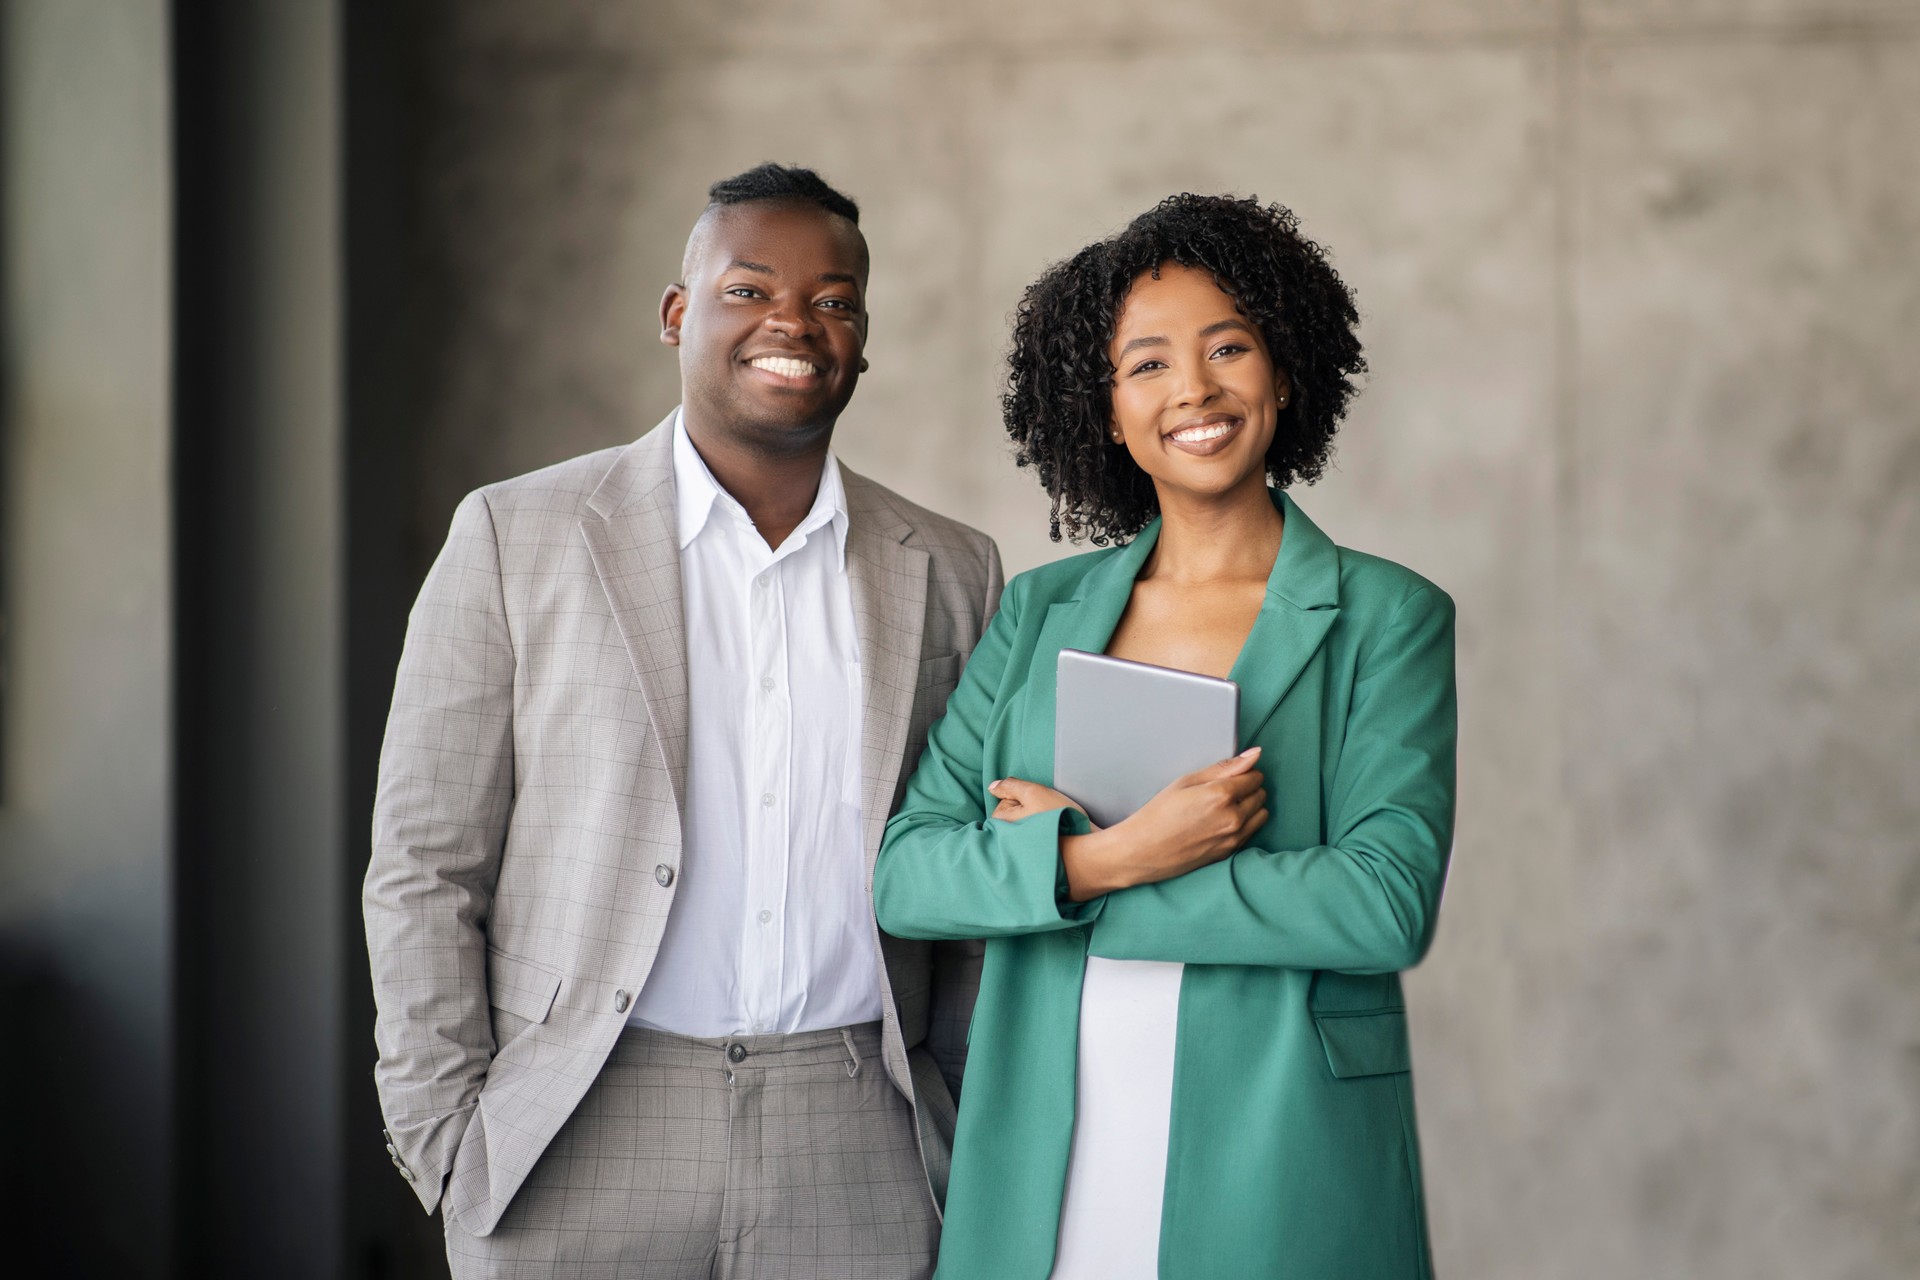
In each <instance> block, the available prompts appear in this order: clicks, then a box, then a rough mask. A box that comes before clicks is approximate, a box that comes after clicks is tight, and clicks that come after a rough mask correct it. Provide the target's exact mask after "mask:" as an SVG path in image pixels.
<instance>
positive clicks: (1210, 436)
mask: <svg viewBox="0 0 1920 1280" xmlns="http://www.w3.org/2000/svg"><path fill="white" fill-rule="evenodd" d="M1231 430H1233V424H1232V423H1231V422H1216V423H1215V424H1214V425H1212V426H1211V427H1188V428H1187V429H1186V430H1185V431H1176V432H1174V433H1173V438H1174V439H1175V440H1178V441H1179V442H1180V443H1181V444H1199V443H1200V442H1201V441H1202V440H1218V439H1219V438H1220V437H1221V436H1223V435H1225V434H1227V432H1229V431H1231Z"/></svg>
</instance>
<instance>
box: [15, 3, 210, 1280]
mask: <svg viewBox="0 0 1920 1280" xmlns="http://www.w3.org/2000/svg"><path fill="white" fill-rule="evenodd" d="M165 10H166V6H165V5H163V4H161V3H159V0H124V2H122V3H116V4H101V3H85V4H77V3H73V2H72V0H10V2H9V3H7V4H5V5H3V6H0V1020H4V1024H5V1026H6V1027H7V1028H8V1032H9V1035H10V1039H11V1041H12V1043H11V1047H10V1049H9V1050H8V1052H6V1053H5V1054H3V1055H0V1097H4V1098H5V1102H4V1103H3V1104H0V1206H3V1207H0V1222H7V1223H13V1222H18V1223H19V1224H20V1225H19V1226H18V1227H16V1228H10V1229H9V1230H8V1232H7V1234H8V1238H9V1240H10V1241H11V1244H10V1245H9V1262H8V1265H9V1268H10V1269H11V1268H24V1270H23V1271H20V1272H19V1274H29V1273H30V1274H36V1275H55V1274H76V1272H75V1271H74V1270H73V1269H72V1267H73V1264H74V1259H75V1258H76V1257H79V1256H85V1257H87V1258H90V1259H92V1260H94V1261H97V1262H98V1263H100V1264H101V1270H102V1273H108V1272H110V1273H111V1274H114V1275H121V1276H146V1275H155V1274H160V1273H161V1272H162V1271H164V1269H165V1267H166V1265H167V1260H168V1253H169V1238H168V1207H169V1198H170V1187H169V1182H168V1177H167V1150H168V1143H169V1140H170V1130H171V1119H170V1115H171V1108H170V1101H171V1099H170V1096H169V1085H170V1082H171V1075H172V1072H171V1055H172V1050H173V1037H172V1024H171V1012H172V1005H173V988H172V977H173V970H172V965H171V943H172V932H171V923H172V907H171V902H172V886H171V883H170V863H169V854H170V848H171V843H172V842H171V834H172V833H171V818H172V811H171V805H170V803H169V797H168V786H169V781H170V773H171V762H172V758H173V753H172V743H171V735H172V724H171V718H170V698H169V696H168V671H169V664H170V659H171V652H172V645H171V631H172V620H173V614H172V608H171V598H170V596H171V582H172V574H171V567H170V564H169V560H170V547H169V528H170V518H171V512H172V504H171V502H170V499H169V496H168V489H167V461H168V437H167V421H168V394H169V386H170V381H171V380H170V374H169V354H170V348H169V339H170V334H171V303H172V282H171V272H170V269H169V254H168V249H169V244H168V239H169V235H170V231H171V217H170V213H169V200H170V195H171V190H172V187H171V174H170V170H169V163H168V162H169V128H168V125H169V121H168V109H167V108H168V94H167V35H166V12H165ZM103 1209H104V1210H106V1211H107V1212H108V1213H109V1214H110V1220H109V1221H106V1222H102V1221H99V1220H97V1219H93V1218H91V1215H93V1214H95V1213H97V1212H99V1211H101V1210H103ZM82 1224H84V1225H82Z"/></svg>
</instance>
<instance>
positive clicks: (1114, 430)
mask: <svg viewBox="0 0 1920 1280" xmlns="http://www.w3.org/2000/svg"><path fill="white" fill-rule="evenodd" d="M1107 434H1108V435H1109V436H1111V437H1112V438H1113V442H1114V443H1115V444H1125V443H1126V442H1127V436H1126V433H1125V432H1124V431H1122V430H1120V422H1119V419H1117V418H1109V419H1107Z"/></svg>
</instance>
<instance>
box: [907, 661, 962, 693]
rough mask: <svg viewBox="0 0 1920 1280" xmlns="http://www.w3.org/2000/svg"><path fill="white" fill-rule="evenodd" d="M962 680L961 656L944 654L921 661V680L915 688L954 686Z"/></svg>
mask: <svg viewBox="0 0 1920 1280" xmlns="http://www.w3.org/2000/svg"><path fill="white" fill-rule="evenodd" d="M959 679H960V655H959V654H957V653H943V654H939V655H937V656H935V657H932V658H922V659H920V679H919V682H918V683H917V684H916V685H915V686H914V687H915V688H919V689H925V688H927V687H928V686H930V685H940V684H954V683H957V682H958V681H959Z"/></svg>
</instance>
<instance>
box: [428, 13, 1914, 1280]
mask: <svg viewBox="0 0 1920 1280" xmlns="http://www.w3.org/2000/svg"><path fill="white" fill-rule="evenodd" d="M423 12H425V13H426V14H427V15H428V17H427V19H426V20H425V22H424V25H423V30H425V31H426V32H427V38H426V39H423V40H422V41H421V44H420V49H421V53H420V57H421V59H422V61H421V64H420V68H419V70H420V76H421V78H420V82H419V85H420V87H419V103H418V105H419V109H420V112H421V115H420V120H421V130H420V135H419V145H420V148H421V154H422V163H421V165H420V169H419V173H420V178H419V182H420V186H419V187H418V189H417V190H416V192H415V193H414V195H415V201H416V207H417V210H418V214H419V224H418V225H419V227H420V229H421V234H420V237H419V243H418V246H417V250H418V260H417V263H416V266H417V271H418V275H419V278H420V281H421V287H422V289H423V290H424V291H426V292H427V293H428V294H430V295H431V296H432V297H433V298H434V299H435V310H434V314H435V315H437V316H438V317H439V319H438V320H437V321H436V322H435V323H434V324H433V325H431V326H429V328H430V332H428V333H427V334H426V335H425V337H424V340H423V349H424V350H425V351H427V352H428V356H427V358H426V359H425V361H424V370H423V377H424V379H425V382H426V387H427V391H426V398H427V413H426V416H425V418H424V430H425V431H426V440H425V449H424V461H423V468H424V469H423V472H422V476H421V481H422V484H423V486H424V488H423V491H424V493H425V495H426V496H425V498H424V500H423V502H422V506H421V511H420V531H421V537H422V541H423V542H424V543H425V544H426V545H428V546H431V545H433V544H436V543H437V541H438V539H439V537H440V535H441V533H442V532H443V531H444V528H445V521H446V516H447V513H448V512H449V511H450V509H451V507H452V504H453V502H454V501H455V500H456V499H457V498H458V496H459V494H460V493H461V492H463V491H464V490H466V489H467V488H470V487H472V486H473V485H476V484H479V483H482V482H485V481H487V480H491V479H494V478H497V477H500V476H504V475H508V474H511V473H514V472H517V471H521V470H525V469H527V468H530V467H533V466H536V465H540V464H543V463H545V462H548V461H551V460H554V459H557V458H560V457H564V456H567V455H569V454H572V453H576V452H580V451H583V450H586V449H590V448H596V447H599V446H601V445H605V444H608V443H612V442H616V441H620V440H625V439H628V438H630V437H631V436H633V435H635V434H636V433H638V432H639V431H641V430H643V429H644V428H646V427H648V426H650V425H651V424H652V423H653V422H654V421H656V420H657V419H658V418H659V417H660V416H662V415H663V414H664V413H665V412H666V411H667V409H668V408H670V407H671V405H672V404H673V401H674V398H675V386H676V373H675V367H674V363H673V361H672V359H671V353H669V352H668V351H666V350H665V349H662V348H660V347H659V346H658V345H657V342H656V337H655V335H656V330H657V320H656V318H655V317H656V305H657V301H658V298H659V294H660V290H661V288H662V287H663V286H664V284H665V283H667V282H668V281H669V280H671V279H672V278H673V276H674V274H675V272H676V270H677V263H678V257H679V253H680V249H681V244H682V239H683V237H684V234H685V229H686V227H687V225H688V223H689V222H690V221H691V219H692V218H693V216H694V215H695V214H696V213H697V212H698V210H699V208H700V206H701V204H702V192H703V190H704V188H705V186H706V185H707V183H708V182H710V181H711V180H712V179H714V178H716V177H719V176H722V175H724V174H727V173H731V172H733V171H736V170H738V169H741V168H744V167H745V166H747V165H749V164H752V163H754V162H756V161H759V160H761V159H766V158H775V159H782V160H791V161H799V162H802V163H808V164H812V165H814V166H816V167H818V168H820V169H821V170H822V171H823V172H825V173H826V174H827V176H828V177H829V178H830V179H832V180H834V181H835V182H837V183H839V184H841V185H843V186H844V187H845V188H847V189H848V190H849V191H851V192H852V193H853V194H854V195H855V196H856V197H857V198H858V199H859V200H860V201H861V202H862V204H863V207H864V209H865V211H866V218H865V225H866V227H867V230H868V235H869V236H870V238H871V241H872V244H873V249H874V262H875V275H874V281H873V289H872V303H873V311H874V339H873V344H872V348H871V352H870V355H871V359H872V361H873V370H872V372H871V373H870V374H868V375H867V377H866V378H865V379H864V380H863V383H862V387H861V390H860V392H859V395H858V397H857V398H856V400H855V402H854V406H853V409H852V410H851V411H850V413H849V416H848V418H847V419H846V420H845V422H844V425H843V428H842V433H841V435H840V438H839V440H840V448H841V451H842V453H843V455H844V456H845V457H846V458H847V459H848V460H849V461H850V462H851V463H852V464H853V465H854V466H856V467H858V468H860V469H863V470H865V471H867V472H868V473H869V474H872V475H874V476H876V477H878V478H880V479H882V480H884V481H886V482H888V483H890V484H893V485H895V486H896V487H898V488H900V489H902V490H903V491H904V492H906V493H907V494H909V495H910V496H912V497H914V498H916V499H918V500H920V501H923V502H926V503H928V504H930V505H933V506H935V507H938V508H940V509H942V510H945V511H948V512H951V513H952V514H954V515H956V516H959V517H961V518H963V519H967V520H970V521H972V522H974V523H976V524H978V525H980V526H981V527H983V528H986V529H987V530H989V531H990V532H992V533H993V534H994V535H995V536H996V537H998V538H999V539H1000V542H1001V545H1002V547H1003V549H1004V550H1005V552H1006V553H1007V559H1008V561H1009V563H1010V566H1011V567H1014V568H1019V567H1025V566H1029V565H1032V564H1035V563H1037V562H1039V561H1041V560H1043V559H1046V558H1049V557H1051V556H1052V555H1054V554H1057V553H1058V551H1057V549H1056V548H1053V547H1052V546H1050V545H1049V544H1048V543H1047V541H1046V538H1045V529H1046V520H1045V514H1044V509H1045V502H1044V499H1043V497H1042V496H1041V495H1040V494H1039V492H1038V491H1037V488H1036V487H1035V486H1034V485H1033V484H1032V482H1031V481H1030V480H1029V479H1028V478H1026V477H1024V476H1022V475H1020V474H1018V473H1016V472H1015V471H1014V469H1013V468H1012V466H1011V464H1010V462H1009V461H1008V459H1007V456H1006V450H1005V448H1004V446H1003V445H1002V443H1001V436H1000V434H999V426H998V415H997V408H996V404H995V401H994V395H995V392H996V388H997V382H998V377H999V367H998V360H999V356H1000V353H1001V351H1002V349H1003V344H1004V340H1005V334H1006V316H1007V313H1008V312H1009V310H1010V309H1011V307H1012V306H1013V304H1014V302H1015V300H1016V298H1017V296H1018V293H1019V290H1020V288H1021V286H1022V285H1024V284H1025V283H1026V282H1027V281H1028V280H1030V279H1031V278H1032V277H1033V276H1034V274H1035V273H1037V272H1038V271H1039V270H1040V269H1041V268H1042V266H1043V265H1044V264H1046V263H1047V262H1049V261H1050V260H1052V259H1055V258H1057V257H1059V256H1061V255H1064V254H1066V253H1068V252H1070V251H1071V250H1073V249H1074V248H1077V247H1078V246H1079V245H1080V244H1082V243H1084V242H1085V241H1087V240H1088V239H1090V238H1093V237H1095V236H1098V235H1100V234H1102V233H1104V232H1106V231H1108V230H1109V229H1112V228H1114V227H1116V226H1118V225H1120V224H1121V223H1123V222H1124V221H1125V220H1126V219H1127V218H1129V217H1130V216H1131V215H1133V214H1134V213H1136V212H1138V211H1139V210H1141V209H1143V208H1145V207H1146V206H1147V205H1148V204H1150V203H1151V202H1153V201H1154V200H1155V199H1157V198H1159V197H1160V196H1162V195H1165V194H1166V193H1168V192H1171V191H1175V190H1179V189H1183V188H1188V189H1197V190H1233V191H1238V192H1253V193H1257V194H1259V195H1261V196H1263V197H1266V198H1270V199H1277V200H1281V201H1283V202H1285V203H1287V204H1289V205H1291V206H1292V207H1293V208H1295V209H1296V210H1297V211H1298V212H1299V213H1300V214H1301V216H1302V218H1303V220H1304V222H1305V225H1306V227H1307V229H1308V230H1309V232H1310V233H1311V234H1313V235H1314V236H1316V237H1318V238H1320V239H1321V240H1323V241H1324V242H1325V243H1326V244H1327V245H1329V246H1330V247H1331V248H1332V250H1333V252H1334V255H1335V258H1336V261H1337V263H1338V265H1339V267H1340V269H1341V270H1342V272H1343V273H1344V274H1345V275H1346V277H1347V279H1348V280H1349V281H1350V282H1351V283H1352V284H1353V285H1354V286H1355V287H1356V288H1357V290H1358V292H1359V295H1360V299H1361V305H1362V309H1363V311H1364V313H1365V337H1366V340H1367V343H1368V354H1369V358H1370V360H1371V361H1372V364H1373V369H1374V374H1373V378H1372V382H1371V385H1370V387H1369V389H1368V390H1367V391H1366V392H1365V394H1364V395H1363V396H1362V397H1361V399H1360V400H1359V402H1358V404H1357V408H1356V411H1355V413H1354V415H1353V418H1352V420H1351V422H1350V425H1349V426H1348V427H1347V429H1346V431H1345V433H1344V435H1343V437H1342V448H1341V452H1340V457H1339V464H1338V467H1337V469H1336V470H1335V471H1334V472H1333V473H1332V474H1331V475H1330V476H1329V477H1328V478H1327V479H1326V480H1325V481H1324V482H1323V483H1322V484H1321V485H1319V486H1318V487H1317V488H1316V489H1314V490H1312V491H1310V492H1308V493H1306V494H1304V495H1302V497H1303V501H1304V502H1305V504H1306V505H1307V506H1308V508H1309V510H1311V511H1312V512H1314V514H1315V517H1316V519H1318V520H1320V521H1321V523H1322V524H1323V525H1324V527H1326V528H1327V529H1329V530H1330V531H1331V532H1332V533H1333V534H1334V536H1336V537H1337V538H1338V539H1340V540H1341V541H1343V542H1346V543H1349V544H1351V545H1354V546H1358V547H1361V548H1364V549H1366V550H1370V551H1375V552H1379V553H1382V554H1385V555H1388V556H1391V557H1395V558H1398V559H1401V560H1404V561H1406V562H1407V563H1409V564H1411V565H1413V566H1415V567H1416V568H1418V569H1420V570H1421V571H1423V572H1425V573H1427V574H1428V575H1430V576H1432V577H1434V578H1436V579H1437V580H1439V581H1440V582H1441V583H1443V584H1444V585H1445V586H1446V587H1447V588H1448V589H1449V590H1451V591H1452V592H1453V593H1454V595H1455V596H1456V598H1457V599H1458V601H1459V604H1460V617H1461V632H1460V640H1461V649H1460V662H1461V680H1462V708H1463V760H1462V779H1461V782H1462V802H1463V807H1462V814H1461V822H1460V831H1459V840H1458V846H1457V855H1456V863H1455V869H1454V873H1453V877H1452V881H1451V884H1450V886H1449V891H1448V901H1447V908H1446V912H1445V919H1444V923H1443V926H1442V929H1441V934H1440V939H1439V942H1438V944H1437V945H1436V947H1435V949H1434V951H1433V954H1432V956H1431V958H1430V959H1429V960H1428V962H1427V963H1426V964H1425V965H1424V966H1423V967H1422V968H1421V969H1420V970H1418V971H1417V972H1416V973H1415V974H1414V975H1413V976H1412V978H1411V979H1410V984H1409V985H1410V992H1411V1000H1412V1001H1413V1005H1414V1022H1415V1036H1416V1040H1417V1049H1416V1054H1417V1057H1418V1061H1419V1074H1418V1083H1419V1096H1420V1104H1421V1108H1422V1127H1423V1132H1424V1136H1425V1141H1426V1144H1427V1155H1428V1169H1429V1183H1430V1194H1431V1200H1432V1210H1433V1219H1434V1221H1433V1228H1434V1236H1435V1245H1436V1250H1437V1253H1438V1263H1439V1267H1440V1270H1441V1271H1442V1273H1443V1274H1446V1275H1452V1276H1473V1277H1479V1278H1482V1280H1508V1278H1510V1280H1549V1278H1555V1277H1596V1278H1597V1277H1618V1276H1650V1277H1667V1276H1674V1277H1692V1278H1698V1280H1709V1278H1717V1277H1727V1278H1729V1280H1731V1278H1734V1277H1741V1278H1744V1277H1750V1276H1756V1275H1805V1276H1814V1275H1818V1276H1822V1277H1832V1278H1834V1280H1869V1278H1877V1277H1887V1276H1894V1275H1911V1274H1916V1273H1920V1001H1916V1000H1915V999H1914V997H1913V994H1912V993H1913V992H1914V991H1915V990H1916V989H1920V836H1916V834H1915V833H1916V831H1917V830H1920V769H1917V768H1916V765H1915V755H1916V751H1917V750H1920V699H1917V698H1916V697H1915V692H1916V680H1915V674H1914V654H1915V652H1916V650H1920V603H1917V602H1920V590H1916V589H1917V588H1920V361H1916V360H1915V359H1914V357H1913V353H1914V351H1915V350H1916V349H1920V171H1916V169H1915V167H1914V165H1913V163H1912V161H1913V151H1912V145H1913V142H1912V140H1913V138H1914V137H1915V136H1917V135H1920V7H1916V6H1915V5H1914V4H1912V3H1874V2H1873V0H1752V2H1746V3H1743V2H1742V0H1690V2H1683V0H1583V2H1580V3H1573V2H1570V0H1444V2H1435V0H1425V2H1422V3H1415V2H1414V0H1361V2H1349V3H1332V2H1331V0H1328V2H1317V0H1288V2H1282V3H1260V4H1253V3H1245V2H1243V0H1193V2H1191V3H1187V4H1182V5H1168V4H1149V3H1145V2H1144V0H1111V2H1109V3H1104V4H1097V5H1096V4H1091V3H1073V4H1067V3H1062V4H1052V5H1035V4H1029V3H1021V2H1020V0H983V2H981V3H976V4H971V5H965V4H954V3H950V2H948V0H939V2H936V0H914V2H912V3H899V2H897V0H896V2H893V3H880V2H879V0H820V2H818V3H810V4H804V5H797V4H784V3H772V2H771V0H749V2H745V3H739V4H733V5H728V6H715V5H710V4H704V3H698V2H697V0H679V2H677V3H671V4H641V3H638V2H637V0H636V2H634V3H612V2H607V3H589V2H587V0H549V2H548V3H543V4H541V5H528V4H524V3H520V2H519V0H471V2H469V3H463V4H459V5H453V4H447V5H445V6H443V7H440V8H428V9H426V10H424V11H423Z"/></svg>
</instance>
